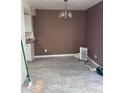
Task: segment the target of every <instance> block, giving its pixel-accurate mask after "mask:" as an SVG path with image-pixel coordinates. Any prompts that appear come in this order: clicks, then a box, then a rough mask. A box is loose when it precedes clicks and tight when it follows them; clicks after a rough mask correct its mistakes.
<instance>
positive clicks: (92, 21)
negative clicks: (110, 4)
mask: <svg viewBox="0 0 124 93" xmlns="http://www.w3.org/2000/svg"><path fill="white" fill-rule="evenodd" d="M86 47H88V56H89V57H90V58H92V59H93V60H94V61H96V62H97V63H98V64H100V65H103V2H100V3H98V4H97V5H95V6H93V7H91V8H89V9H88V10H87V11H86ZM95 54H97V58H96V59H95Z"/></svg>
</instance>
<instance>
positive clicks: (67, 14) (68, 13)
mask: <svg viewBox="0 0 124 93" xmlns="http://www.w3.org/2000/svg"><path fill="white" fill-rule="evenodd" d="M64 2H65V8H64V9H63V10H61V11H60V13H59V15H58V17H59V18H65V19H66V18H72V13H71V11H69V10H68V9H67V2H68V0H64Z"/></svg>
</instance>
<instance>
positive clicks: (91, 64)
mask: <svg viewBox="0 0 124 93" xmlns="http://www.w3.org/2000/svg"><path fill="white" fill-rule="evenodd" d="M85 65H86V66H87V67H88V68H89V69H90V71H92V72H93V71H96V68H97V66H96V65H94V64H93V63H92V62H90V61H85Z"/></svg>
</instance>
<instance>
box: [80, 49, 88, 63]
mask: <svg viewBox="0 0 124 93" xmlns="http://www.w3.org/2000/svg"><path fill="white" fill-rule="evenodd" d="M87 51H88V49H87V48H84V47H80V60H84V61H87Z"/></svg>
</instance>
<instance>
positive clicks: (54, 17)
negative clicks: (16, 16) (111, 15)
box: [21, 0, 103, 93]
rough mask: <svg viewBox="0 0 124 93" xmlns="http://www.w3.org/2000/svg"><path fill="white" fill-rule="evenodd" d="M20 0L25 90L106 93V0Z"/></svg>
mask: <svg viewBox="0 0 124 93" xmlns="http://www.w3.org/2000/svg"><path fill="white" fill-rule="evenodd" d="M21 2H22V4H21V21H22V23H21V24H22V25H21V28H22V30H21V48H22V53H21V92H22V93H103V1H102V0H22V1H21Z"/></svg>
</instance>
